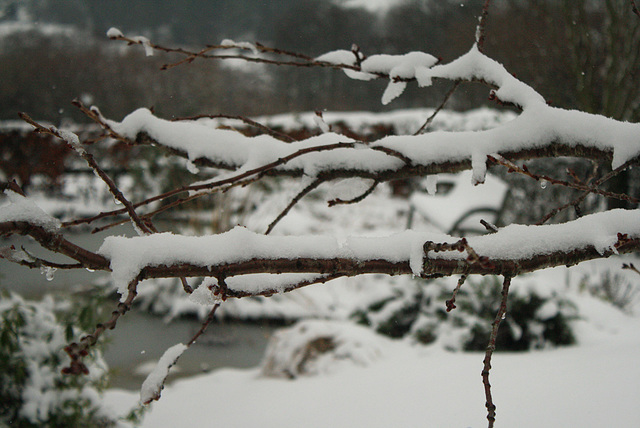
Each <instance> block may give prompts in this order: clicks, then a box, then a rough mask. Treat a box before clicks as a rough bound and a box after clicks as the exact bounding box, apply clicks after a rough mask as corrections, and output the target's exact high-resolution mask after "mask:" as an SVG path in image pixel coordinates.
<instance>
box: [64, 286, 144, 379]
mask: <svg viewBox="0 0 640 428" xmlns="http://www.w3.org/2000/svg"><path fill="white" fill-rule="evenodd" d="M139 282H140V278H139V277H136V278H135V279H133V280H132V281H131V282H130V283H129V286H128V294H127V298H126V299H125V300H124V301H122V302H120V303H118V307H117V309H116V310H115V311H113V312H112V313H111V318H110V319H109V320H108V321H106V322H104V323H102V324H98V325H97V326H96V329H95V330H94V332H93V333H91V334H88V335H86V336H84V337H83V338H82V339H80V342H79V343H78V342H73V343H71V344H69V345H67V346H66V347H65V348H64V350H65V352H66V353H67V355H69V358H71V363H70V364H69V366H68V367H65V368H64V369H62V373H64V374H74V375H79V374H88V373H89V369H88V368H87V366H86V365H85V364H84V362H83V359H84V357H86V356H87V355H89V349H90V348H91V347H92V346H93V345H95V344H96V342H97V341H98V339H99V338H100V336H102V334H103V333H104V332H105V330H107V329H108V330H113V329H114V328H115V327H116V324H117V323H118V320H119V319H120V317H121V316H123V315H124V314H126V313H127V312H129V310H131V306H132V305H133V301H134V299H135V298H136V296H137V295H138V290H137V286H138V283H139Z"/></svg>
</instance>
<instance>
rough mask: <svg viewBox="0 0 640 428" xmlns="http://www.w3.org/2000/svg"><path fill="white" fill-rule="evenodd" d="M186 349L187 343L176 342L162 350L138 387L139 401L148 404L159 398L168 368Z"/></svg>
mask: <svg viewBox="0 0 640 428" xmlns="http://www.w3.org/2000/svg"><path fill="white" fill-rule="evenodd" d="M186 349H187V345H185V344H183V343H178V344H177V345H173V346H172V347H171V348H169V349H167V350H166V351H164V354H163V355H162V357H160V360H158V363H157V364H156V367H155V368H154V369H153V371H152V372H151V373H149V375H148V376H147V378H146V379H145V381H144V382H143V383H142V388H140V402H141V403H142V404H149V403H151V402H152V401H155V400H158V399H160V394H161V392H162V389H163V388H164V381H165V379H166V378H167V376H168V375H169V369H171V367H172V366H173V365H174V364H175V363H176V361H178V358H180V355H182V353H183V352H184V351H185V350H186Z"/></svg>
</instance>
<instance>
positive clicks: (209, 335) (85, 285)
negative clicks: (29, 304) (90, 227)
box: [0, 227, 275, 389]
mask: <svg viewBox="0 0 640 428" xmlns="http://www.w3.org/2000/svg"><path fill="white" fill-rule="evenodd" d="M130 232H131V231H130V228H125V227H122V228H120V229H118V230H117V231H116V232H115V234H116V235H117V234H127V235H128V234H130ZM108 234H109V235H113V234H114V231H110V233H108ZM105 236H107V233H104V234H96V235H92V234H90V233H80V234H77V235H73V236H71V237H70V238H68V239H69V240H70V241H72V242H73V243H75V244H77V245H80V246H83V247H85V248H87V249H89V250H91V251H95V250H97V249H98V248H99V246H100V245H101V243H102V241H103V239H104V237H105ZM7 245H15V246H16V248H19V247H20V246H21V245H24V246H25V248H26V249H27V250H28V251H29V252H30V253H31V254H34V255H36V256H39V257H46V258H47V259H48V260H54V261H58V262H65V261H67V262H68V259H66V260H65V257H61V256H59V255H56V254H51V253H49V252H48V251H46V250H42V249H41V248H39V246H38V245H37V244H35V243H34V241H33V240H31V239H30V238H24V237H19V238H16V237H12V238H11V239H0V247H4V246H7ZM107 281H108V274H105V273H98V272H93V273H91V272H87V271H86V270H84V269H81V270H72V271H63V270H58V271H56V272H55V275H54V276H53V278H52V279H51V280H50V281H48V280H47V278H45V275H43V274H41V273H40V271H38V270H35V269H28V268H26V267H23V266H19V265H17V264H14V263H10V262H7V261H6V260H4V259H0V287H2V288H4V289H7V290H9V291H12V292H15V293H18V294H20V295H22V296H23V297H25V298H27V299H34V300H40V299H41V298H42V297H43V296H44V295H45V294H53V295H54V296H56V297H61V296H64V295H65V294H69V293H73V292H78V291H83V290H84V291H86V290H88V289H91V288H92V287H95V285H94V284H96V283H98V284H101V283H103V284H106V283H107ZM200 325H201V324H200V322H198V321H197V320H193V319H177V320H173V321H171V322H170V323H166V322H165V321H164V320H163V318H162V317H158V316H153V315H150V314H148V313H144V312H142V311H138V310H135V309H134V310H133V311H131V312H129V313H127V314H126V315H125V316H123V317H121V318H120V320H119V321H118V325H117V327H116V329H115V330H113V331H107V332H106V333H105V336H103V337H106V338H107V340H108V344H107V347H106V349H105V355H104V356H105V360H106V362H107V364H108V365H109V368H110V370H111V372H112V375H111V376H110V379H111V384H110V386H111V387H117V388H125V389H139V388H140V386H141V385H142V382H143V381H144V379H145V377H146V374H147V373H148V372H149V371H150V370H151V369H152V368H153V364H154V363H155V362H156V361H158V358H160V356H161V355H162V354H163V352H164V351H165V350H166V349H167V348H169V347H170V346H173V345H175V344H176V343H187V342H188V341H189V340H190V339H191V337H193V335H194V334H195V333H196V332H197V331H198V330H199V329H200ZM274 329H275V327H274V326H272V325H269V324H264V325H261V324H256V323H250V324H249V323H241V322H233V323H227V322H215V323H212V324H211V325H210V326H209V328H208V329H207V331H205V333H204V334H203V335H202V336H201V337H200V338H199V340H198V341H197V342H196V343H195V344H194V345H193V346H191V348H190V349H188V350H187V351H186V352H185V353H184V354H183V355H182V357H181V358H180V360H179V362H178V364H177V366H176V367H174V368H173V369H172V371H171V373H170V375H169V377H168V378H167V383H171V382H172V381H173V380H176V379H179V378H181V377H185V376H193V375H195V374H199V373H203V372H207V371H210V370H213V369H216V368H221V367H237V368H246V367H255V366H257V365H258V364H259V363H260V360H261V359H262V356H263V354H264V350H265V348H266V345H267V341H268V338H269V336H270V335H271V334H272V332H273V331H274Z"/></svg>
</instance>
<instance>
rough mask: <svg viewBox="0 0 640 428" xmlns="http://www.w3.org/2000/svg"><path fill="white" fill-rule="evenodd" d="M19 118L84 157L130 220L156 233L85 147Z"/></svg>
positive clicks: (53, 131) (142, 229) (28, 119)
mask: <svg viewBox="0 0 640 428" xmlns="http://www.w3.org/2000/svg"><path fill="white" fill-rule="evenodd" d="M19 116H20V118H21V119H22V120H24V121H25V122H27V123H28V124H30V125H32V126H33V127H34V128H36V130H37V132H41V133H45V134H49V135H53V136H54V137H56V138H59V139H61V140H62V141H64V142H65V143H66V144H67V145H69V146H70V147H71V148H72V149H74V150H75V151H76V153H78V155H79V156H80V157H82V159H84V160H85V162H87V164H88V165H89V167H90V168H91V169H92V170H93V171H94V172H95V173H96V175H98V177H100V178H101V179H102V181H104V183H105V184H106V185H107V187H108V188H109V192H111V194H112V195H113V197H114V198H116V200H117V201H119V202H120V203H122V205H124V207H125V209H126V212H127V214H129V218H131V221H132V222H133V224H135V225H136V226H137V227H138V229H139V230H140V231H141V232H143V233H146V234H149V233H152V232H153V231H154V228H153V226H151V225H147V224H145V223H144V222H143V221H142V220H141V219H140V217H139V216H138V214H137V213H136V210H135V208H134V207H133V205H132V204H131V202H130V201H129V200H128V199H127V198H126V197H125V196H124V195H123V194H122V192H121V191H120V189H119V188H118V186H117V185H116V183H115V182H114V181H113V180H112V179H111V177H109V175H108V174H107V173H106V172H105V171H104V170H103V169H102V168H100V165H98V163H97V162H96V160H95V158H94V157H93V155H92V154H91V153H89V152H87V151H86V150H85V149H84V148H83V147H81V146H76V144H74V143H73V142H71V141H69V140H68V137H67V136H65V135H63V134H62V133H61V132H60V130H58V129H57V128H55V127H50V128H47V127H45V126H42V125H41V124H39V123H38V122H36V121H34V120H33V119H31V117H29V115H27V114H26V113H19ZM74 137H76V138H77V136H75V134H74ZM78 144H79V143H78Z"/></svg>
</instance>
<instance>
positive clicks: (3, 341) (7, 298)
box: [0, 293, 114, 427]
mask: <svg viewBox="0 0 640 428" xmlns="http://www.w3.org/2000/svg"><path fill="white" fill-rule="evenodd" d="M54 309H55V303H54V301H53V299H52V298H50V297H47V298H45V299H43V300H42V301H41V302H30V301H26V300H24V299H23V298H21V297H20V296H17V295H15V294H7V293H4V294H3V295H2V298H1V299H0V320H1V324H0V426H4V425H5V424H6V425H8V426H9V425H10V426H16V427H36V426H37V427H41V426H50V427H89V426H90V427H108V426H113V425H114V421H113V420H111V419H110V418H109V417H108V416H107V415H106V412H105V410H104V409H103V408H102V406H101V404H100V390H101V389H103V388H104V387H105V386H106V372H107V369H106V364H105V363H104V361H103V360H102V357H101V354H100V352H99V351H97V350H93V351H92V354H91V355H89V356H88V357H87V359H86V362H87V363H88V364H87V366H88V367H89V369H90V374H89V375H88V376H70V375H63V374H62V373H61V370H62V368H63V367H64V366H65V365H67V364H68V358H67V356H66V354H65V352H64V350H63V348H64V346H65V345H66V344H67V343H68V339H69V337H68V336H69V335H70V334H76V333H78V332H77V331H74V329H73V328H71V327H69V326H67V327H65V326H64V325H63V324H62V323H61V322H59V321H58V319H56V316H55V312H54ZM81 309H83V310H81V311H79V312H76V311H74V312H76V313H82V312H85V313H88V312H90V310H86V311H84V308H81ZM84 316H86V314H85V315H84ZM59 319H65V320H69V319H75V320H77V316H75V315H74V316H70V314H61V315H60V317H59Z"/></svg>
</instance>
